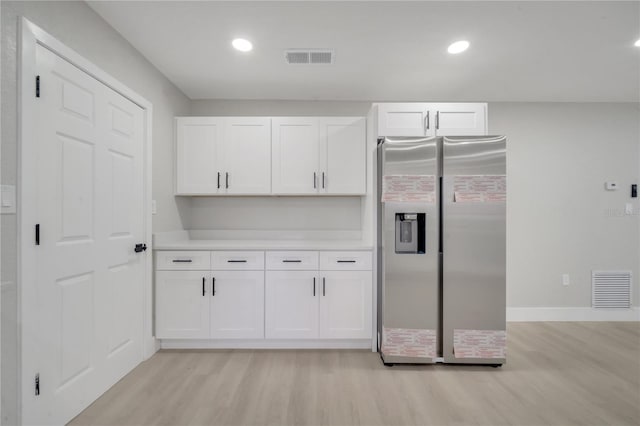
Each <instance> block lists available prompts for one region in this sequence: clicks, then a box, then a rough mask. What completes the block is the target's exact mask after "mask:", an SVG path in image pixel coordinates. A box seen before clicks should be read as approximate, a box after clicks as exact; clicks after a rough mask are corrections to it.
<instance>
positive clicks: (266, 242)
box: [153, 232, 373, 250]
mask: <svg viewBox="0 0 640 426" xmlns="http://www.w3.org/2000/svg"><path fill="white" fill-rule="evenodd" d="M167 234H169V233H167ZM153 249H154V250H372V249H373V247H372V246H371V245H370V244H366V243H365V242H364V241H362V240H353V239H344V240H342V239H326V240H321V239H315V238H305V239H295V240H287V239H260V240H258V239H255V240H251V239H226V238H224V239H223V238H216V239H194V238H191V237H190V236H189V235H188V234H187V233H186V232H180V233H172V235H162V236H161V235H156V236H154V242H153Z"/></svg>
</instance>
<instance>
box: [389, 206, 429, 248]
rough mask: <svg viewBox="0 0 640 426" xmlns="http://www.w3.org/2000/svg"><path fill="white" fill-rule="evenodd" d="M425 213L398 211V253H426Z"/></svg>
mask: <svg viewBox="0 0 640 426" xmlns="http://www.w3.org/2000/svg"><path fill="white" fill-rule="evenodd" d="M425 216H426V215H425V213H396V253H399V254H411V253H414V254H424V252H425V243H426V242H425V229H424V227H425Z"/></svg>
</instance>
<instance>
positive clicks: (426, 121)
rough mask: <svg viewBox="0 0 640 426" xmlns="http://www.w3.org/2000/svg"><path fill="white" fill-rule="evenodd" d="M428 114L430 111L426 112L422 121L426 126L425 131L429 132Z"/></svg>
mask: <svg viewBox="0 0 640 426" xmlns="http://www.w3.org/2000/svg"><path fill="white" fill-rule="evenodd" d="M429 112H430V111H427V116H426V117H425V119H424V121H425V124H426V129H425V130H429Z"/></svg>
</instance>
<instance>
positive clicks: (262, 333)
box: [155, 250, 373, 347]
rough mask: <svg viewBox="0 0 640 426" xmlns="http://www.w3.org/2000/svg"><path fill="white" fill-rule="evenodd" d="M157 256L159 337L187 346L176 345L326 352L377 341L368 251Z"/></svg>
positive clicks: (161, 252) (172, 253)
mask: <svg viewBox="0 0 640 426" xmlns="http://www.w3.org/2000/svg"><path fill="white" fill-rule="evenodd" d="M155 254H156V272H155V335H156V337H157V338H159V339H163V341H164V340H165V339H166V340H167V341H169V340H171V341H178V340H180V341H182V343H178V344H176V346H175V347H189V344H185V343H184V342H186V341H189V340H192V341H194V342H196V341H197V342H198V343H197V344H195V343H194V347H225V344H220V343H221V342H233V343H229V344H228V346H229V347H298V346H299V347H313V346H314V345H313V344H311V345H310V344H309V342H311V341H313V342H316V343H317V345H316V346H318V347H322V342H323V341H332V342H334V343H336V342H338V343H339V341H347V340H349V341H360V342H361V343H362V342H365V341H366V340H369V341H370V339H371V338H372V334H373V333H372V291H373V286H372V281H373V277H372V254H371V252H370V251H310V250H298V251H242V250H238V251H205V250H195V251H167V250H158V251H156V252H155ZM277 342H283V343H282V344H281V345H280V344H278V343H277ZM334 346H335V345H334ZM166 347H170V346H166ZM345 347H349V345H346V346H345Z"/></svg>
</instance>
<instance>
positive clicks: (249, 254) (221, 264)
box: [211, 251, 264, 270]
mask: <svg viewBox="0 0 640 426" xmlns="http://www.w3.org/2000/svg"><path fill="white" fill-rule="evenodd" d="M211 269H214V270H216V269H217V270H238V269H244V270H263V269H264V252H263V251H214V252H211Z"/></svg>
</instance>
